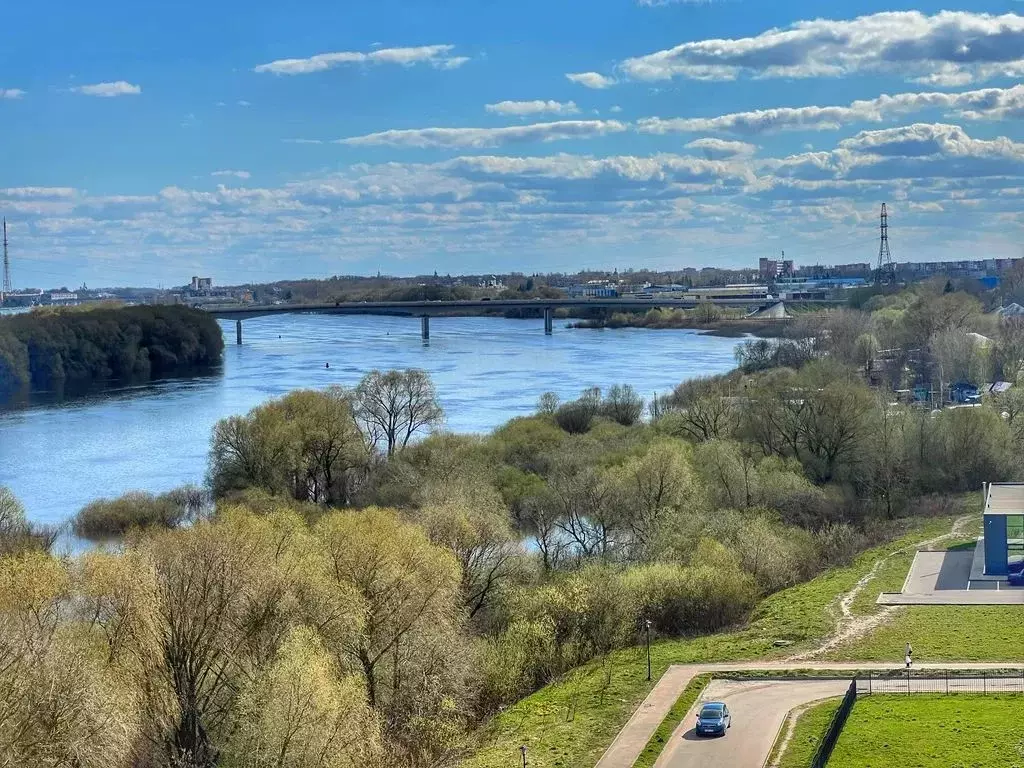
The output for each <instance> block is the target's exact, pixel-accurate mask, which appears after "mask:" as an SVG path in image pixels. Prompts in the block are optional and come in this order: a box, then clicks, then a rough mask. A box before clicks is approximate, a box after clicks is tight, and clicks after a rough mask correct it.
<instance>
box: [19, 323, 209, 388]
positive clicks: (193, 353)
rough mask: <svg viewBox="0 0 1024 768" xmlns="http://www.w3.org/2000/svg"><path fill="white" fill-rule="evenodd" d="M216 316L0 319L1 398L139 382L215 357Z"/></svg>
mask: <svg viewBox="0 0 1024 768" xmlns="http://www.w3.org/2000/svg"><path fill="white" fill-rule="evenodd" d="M223 351H224V339H223V335H222V334H221V330H220V326H218V325H217V321H216V320H215V319H214V318H213V317H211V316H210V315H209V314H207V313H205V312H200V311H197V310H194V309H190V308H187V307H182V306H135V307H122V308H110V307H99V308H95V309H88V310H83V309H77V310H60V311H52V310H51V311H33V312H28V313H24V314H19V315H13V316H11V317H5V318H0V402H3V401H5V400H8V399H9V398H11V397H12V396H14V395H15V394H18V393H21V392H26V391H52V390H62V389H64V388H85V387H88V386H90V385H93V384H97V383H103V382H108V381H127V380H133V381H145V380H148V379H152V378H159V377H162V376H169V375H174V374H179V373H183V372H186V371H190V370H196V369H201V368H205V367H209V366H213V365H217V364H219V363H220V362H221V356H222V354H223Z"/></svg>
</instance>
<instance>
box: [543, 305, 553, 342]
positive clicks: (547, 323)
mask: <svg viewBox="0 0 1024 768" xmlns="http://www.w3.org/2000/svg"><path fill="white" fill-rule="evenodd" d="M554 314H555V313H554V311H552V309H551V307H544V334H545V335H547V336H550V335H551V331H552V327H553V326H552V318H553V317H554Z"/></svg>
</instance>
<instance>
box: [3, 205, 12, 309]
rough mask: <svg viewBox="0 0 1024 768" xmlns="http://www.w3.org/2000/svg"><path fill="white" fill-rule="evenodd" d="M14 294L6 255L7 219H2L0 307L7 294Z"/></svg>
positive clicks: (9, 260) (9, 258)
mask: <svg viewBox="0 0 1024 768" xmlns="http://www.w3.org/2000/svg"><path fill="white" fill-rule="evenodd" d="M9 293H14V290H13V289H12V288H11V257H10V256H9V255H8V254H7V218H6V217H5V218H4V281H3V284H2V285H0V306H2V305H3V303H4V299H5V298H7V294H9Z"/></svg>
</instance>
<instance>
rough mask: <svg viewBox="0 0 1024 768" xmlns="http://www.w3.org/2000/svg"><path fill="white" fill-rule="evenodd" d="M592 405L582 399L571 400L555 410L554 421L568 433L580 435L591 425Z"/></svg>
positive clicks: (594, 414)
mask: <svg viewBox="0 0 1024 768" xmlns="http://www.w3.org/2000/svg"><path fill="white" fill-rule="evenodd" d="M596 415H597V414H596V412H595V409H594V407H593V406H592V405H591V404H590V403H587V402H584V401H583V400H573V401H572V402H571V403H566V404H565V405H563V406H561V407H560V408H559V409H558V410H557V411H555V423H556V424H558V426H560V427H561V428H562V429H564V430H565V431H566V432H568V433H569V434H570V435H582V434H585V433H587V432H589V431H590V427H591V426H593V423H594V416H596Z"/></svg>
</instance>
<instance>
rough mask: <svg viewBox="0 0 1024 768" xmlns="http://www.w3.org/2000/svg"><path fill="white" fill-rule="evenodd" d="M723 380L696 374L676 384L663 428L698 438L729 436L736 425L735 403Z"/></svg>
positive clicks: (713, 438) (710, 438)
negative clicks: (696, 375) (694, 376)
mask: <svg viewBox="0 0 1024 768" xmlns="http://www.w3.org/2000/svg"><path fill="white" fill-rule="evenodd" d="M729 395H730V391H729V388H728V385H727V383H726V382H725V381H722V380H721V379H715V378H697V379H691V380H690V381H687V382H684V383H682V384H680V385H679V386H678V387H676V388H675V391H673V393H672V395H671V396H670V398H669V400H668V403H669V405H670V406H671V407H672V415H671V416H670V418H669V419H668V420H666V422H665V424H663V425H662V426H663V428H666V429H667V430H668V431H670V432H671V433H672V434H676V435H680V436H683V437H688V438H689V439H691V440H695V441H697V442H704V441H706V440H715V439H718V438H724V437H728V436H729V435H731V434H732V432H733V430H734V429H735V427H736V406H735V404H734V402H733V398H731V397H730V396H729Z"/></svg>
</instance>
